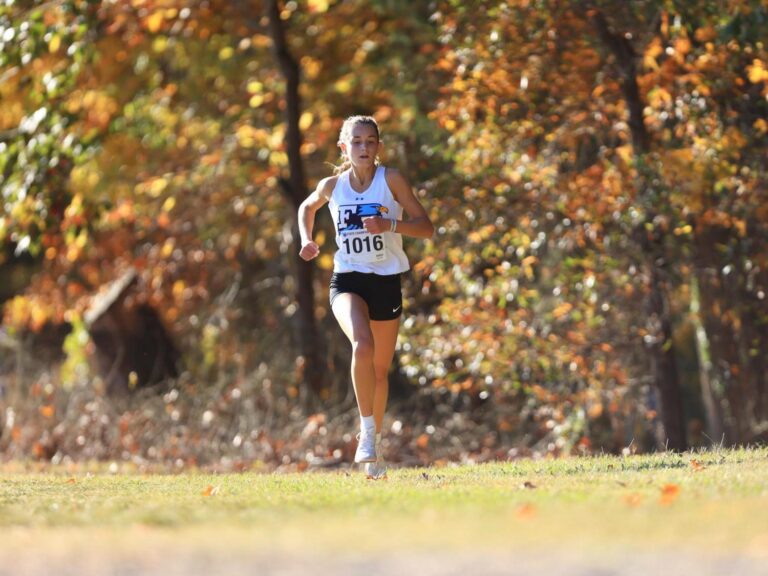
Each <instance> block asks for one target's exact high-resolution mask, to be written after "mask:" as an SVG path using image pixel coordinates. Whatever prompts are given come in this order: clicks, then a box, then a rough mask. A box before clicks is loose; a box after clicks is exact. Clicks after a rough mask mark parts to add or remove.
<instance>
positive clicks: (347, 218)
mask: <svg viewBox="0 0 768 576" xmlns="http://www.w3.org/2000/svg"><path fill="white" fill-rule="evenodd" d="M387 212H389V209H388V208H387V207H386V206H382V205H381V204H347V205H344V206H339V232H348V231H352V230H363V218H368V217H370V216H381V215H382V214H386V213H387Z"/></svg>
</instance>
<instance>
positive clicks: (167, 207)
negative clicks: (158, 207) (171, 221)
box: [163, 196, 176, 212]
mask: <svg viewBox="0 0 768 576" xmlns="http://www.w3.org/2000/svg"><path fill="white" fill-rule="evenodd" d="M174 206H176V198H174V197H173V196H170V197H168V198H166V200H165V202H163V210H164V211H165V212H170V211H171V210H173V207H174Z"/></svg>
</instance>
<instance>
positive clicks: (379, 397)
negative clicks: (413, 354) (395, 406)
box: [371, 318, 400, 432]
mask: <svg viewBox="0 0 768 576" xmlns="http://www.w3.org/2000/svg"><path fill="white" fill-rule="evenodd" d="M399 328H400V318H396V319H395V320H382V321H377V320H371V332H373V369H374V374H375V377H376V386H375V388H374V392H373V416H374V418H375V419H376V432H381V429H382V425H383V422H384V412H385V411H386V409H387V398H388V397H389V378H388V375H389V367H390V366H391V365H392V358H393V357H394V355H395V344H397V331H398V329H399Z"/></svg>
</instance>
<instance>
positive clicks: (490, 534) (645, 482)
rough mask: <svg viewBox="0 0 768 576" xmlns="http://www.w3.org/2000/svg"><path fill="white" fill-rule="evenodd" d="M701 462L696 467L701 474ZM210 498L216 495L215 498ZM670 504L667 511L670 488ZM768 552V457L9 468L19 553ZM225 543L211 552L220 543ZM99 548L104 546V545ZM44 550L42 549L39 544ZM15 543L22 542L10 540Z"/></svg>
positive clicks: (9, 512) (3, 522)
mask: <svg viewBox="0 0 768 576" xmlns="http://www.w3.org/2000/svg"><path fill="white" fill-rule="evenodd" d="M692 460H696V461H697V462H698V463H700V464H699V465H696V464H692V462H691V461H692ZM208 486H214V487H216V493H215V494H213V495H210V496H206V495H204V494H203V492H204V491H205V490H206V488H207V487H208ZM665 486H671V487H672V488H669V487H668V488H667V492H669V495H668V496H667V500H666V501H663V499H664V496H663V494H664V487H665ZM368 526H373V527H375V533H376V537H375V538H367V539H364V544H363V545H364V546H366V547H368V548H370V549H373V550H390V549H392V548H393V547H395V548H398V549H414V550H417V549H436V548H440V549H442V548H447V549H451V550H460V549H467V550H485V549H494V550H499V549H505V550H506V549H510V548H514V549H518V548H524V549H527V550H530V549H531V548H532V547H533V548H537V549H542V550H551V549H552V548H553V546H556V547H557V548H558V549H568V548H572V549H578V550H582V551H583V550H593V551H595V552H597V551H603V552H604V551H605V550H611V549H614V550H620V549H623V548H626V547H641V548H644V547H653V548H655V549H657V548H660V547H661V548H666V547H670V548H675V549H679V548H686V549H692V550H701V551H706V552H722V553H740V554H748V555H752V554H754V555H761V554H766V552H768V449H751V450H737V451H717V452H707V453H701V454H685V455H674V454H663V455H652V456H632V457H626V458H620V457H595V458H571V459H561V460H543V461H531V460H525V461H515V462H509V463H493V464H484V465H476V466H457V467H450V466H449V467H443V468H427V469H401V470H392V471H390V474H389V479H388V480H387V481H377V482H373V481H367V480H365V479H364V477H363V476H362V474H361V473H359V472H345V471H339V472H318V473H304V474H253V473H243V474H227V475H206V474H200V473H188V474H179V475H140V474H109V473H106V472H103V473H95V474H91V473H85V472H84V471H77V472H74V473H73V472H72V471H65V470H57V469H56V468H51V469H49V470H47V471H45V472H36V473H29V472H21V471H16V472H14V471H11V468H9V467H8V466H6V467H5V469H2V468H0V529H2V530H3V531H4V534H5V535H6V537H5V538H6V543H7V544H8V545H14V542H16V543H21V544H23V542H31V541H39V539H40V538H42V539H45V538H49V537H50V538H49V539H50V540H56V541H57V542H60V543H62V544H61V545H66V542H67V538H74V537H82V535H83V534H86V535H88V534H92V535H93V537H94V538H98V539H101V540H102V544H105V543H106V544H109V543H110V542H111V543H113V544H116V543H119V542H120V541H121V540H124V539H125V538H126V537H129V536H131V535H133V534H136V533H137V532H142V533H146V532H147V531H149V532H150V533H152V534H155V535H157V538H159V539H161V540H162V539H166V540H168V541H173V540H174V539H176V540H178V539H183V540H184V541H186V542H190V543H196V544H194V545H198V544H199V543H200V542H201V541H203V540H205V541H206V542H207V543H206V544H205V545H206V546H213V547H217V548H222V549H228V548H243V549H245V548H247V549H249V550H253V549H254V548H255V549H263V550H272V551H274V550H280V549H288V548H290V547H291V546H292V544H293V543H294V542H296V538H299V537H300V536H301V535H302V534H304V535H305V534H306V533H308V532H311V533H312V536H313V537H312V538H311V539H310V540H309V547H310V549H317V550H329V549H330V550H336V549H338V550H343V549H345V547H348V545H349V542H350V540H351V539H355V538H356V535H358V534H359V533H360V531H361V530H362V529H366V527H368ZM211 534H216V535H217V537H216V539H215V542H211V541H210V535H211ZM97 535H98V536H97ZM38 537H39V538H38ZM14 538H16V539H17V541H15V540H14Z"/></svg>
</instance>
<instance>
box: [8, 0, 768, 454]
mask: <svg viewBox="0 0 768 576" xmlns="http://www.w3.org/2000/svg"><path fill="white" fill-rule="evenodd" d="M767 32H768V6H767V5H766V4H765V2H759V1H756V0H752V1H747V0H744V1H739V2H723V1H716V0H697V1H695V2H676V1H668V0H665V1H662V0H655V1H652V0H647V1H646V0H644V1H640V2H632V3H626V2H619V1H608V0H606V1H598V0H595V1H593V2H575V1H574V2H560V3H552V2H546V1H543V0H542V1H535V0H514V1H507V2H491V1H478V2H473V3H465V2H457V1H453V0H443V1H432V2H430V1H426V0H425V1H423V2H405V1H399V0H376V1H373V2H356V1H352V2H338V1H328V0H306V1H301V2H296V1H291V2H278V1H276V0H269V1H264V2H260V1H255V0H254V1H245V0H244V1H237V2H232V1H223V0H221V1H219V0H205V1H203V0H198V1H189V0H185V1H182V0H164V1H161V0H131V1H127V0H126V1H122V0H121V1H111V2H103V1H96V0H54V1H51V2H43V3H40V2H21V1H13V0H9V1H6V2H4V3H2V5H1V6H0V47H1V48H2V49H1V50H0V54H1V55H0V103H2V105H1V106H0V173H1V174H2V183H1V184H0V187H1V189H2V196H3V203H4V205H3V212H2V216H1V217H0V247H1V248H2V250H0V274H2V278H1V279H0V301H2V303H3V325H2V332H1V333H0V334H1V335H2V342H0V344H2V348H0V359H1V364H0V370H2V373H1V375H0V378H2V382H3V384H2V389H3V390H4V396H3V398H2V400H0V401H2V402H3V405H4V407H5V410H6V414H5V417H4V421H5V423H6V428H10V429H11V431H12V432H13V429H14V428H15V429H16V433H15V436H14V434H13V433H11V434H10V435H8V434H6V435H5V438H6V440H5V441H6V442H16V443H17V444H19V443H20V442H21V440H20V438H22V436H23V434H22V432H23V428H24V426H25V425H27V424H25V422H28V421H27V420H23V419H21V418H20V417H19V416H18V414H17V413H18V411H19V409H18V407H17V408H15V410H16V412H13V409H14V406H16V405H20V403H23V402H27V403H31V404H34V405H35V406H36V409H35V410H33V411H31V412H30V413H29V414H30V415H29V418H37V419H42V420H46V419H47V420H50V426H49V428H50V430H55V429H56V427H55V424H56V423H57V422H58V423H61V422H63V421H64V420H65V419H66V418H67V417H69V416H68V411H70V412H71V411H72V410H75V409H76V408H75V407H73V404H72V402H71V401H65V400H63V399H62V398H71V396H72V395H73V394H74V393H75V391H77V390H80V391H82V390H89V391H90V394H92V395H93V396H94V397H96V398H101V399H102V400H104V399H105V398H106V399H107V400H108V399H110V398H112V399H113V400H114V399H115V398H117V397H119V396H125V395H126V394H127V395H128V396H130V395H131V394H135V393H136V392H137V389H139V388H145V387H152V389H151V390H150V391H149V392H148V394H149V395H154V396H158V397H159V396H162V395H163V394H165V395H166V400H167V395H168V394H170V393H171V392H173V391H176V395H173V394H172V396H173V399H172V400H171V401H166V402H165V404H166V406H168V405H176V404H177V403H178V402H180V401H181V400H179V399H178V398H177V397H178V394H179V392H178V391H179V390H181V391H182V393H181V396H182V400H183V399H187V400H189V399H190V398H193V397H195V395H196V394H201V395H202V394H204V393H205V391H208V392H209V393H210V392H211V391H215V393H216V395H217V397H219V398H227V399H231V398H232V391H233V390H235V389H238V390H239V389H240V388H238V386H239V387H241V388H242V387H243V386H244V383H247V384H248V385H250V386H252V393H253V394H255V395H264V394H266V395H267V396H268V397H269V398H271V399H274V397H276V396H280V397H282V398H283V399H284V401H285V402H284V404H283V405H284V406H300V407H301V410H302V412H301V413H302V414H304V416H306V415H307V414H312V413H315V414H316V415H317V414H326V413H328V412H329V411H335V410H338V409H340V408H339V407H347V408H351V404H350V402H349V400H350V397H349V383H348V376H347V366H348V364H347V361H348V350H347V344H346V342H345V340H344V339H343V337H342V335H341V333H340V332H339V331H338V329H337V327H336V325H335V322H334V321H333V318H332V317H331V315H330V314H329V310H328V306H327V282H328V278H329V276H330V272H331V268H332V253H333V230H332V227H331V223H330V218H328V217H327V215H326V214H323V215H322V216H321V217H320V218H319V221H318V225H317V237H316V239H317V241H318V243H319V244H320V245H321V247H322V249H323V254H322V256H321V257H320V258H319V259H318V260H317V261H315V263H314V265H313V266H314V268H308V267H306V266H303V265H302V263H300V262H298V261H297V259H296V257H295V253H296V246H295V244H294V243H295V236H296V235H295V229H294V226H295V208H296V202H297V201H300V199H301V198H302V197H303V196H304V195H306V193H307V190H310V189H312V188H313V187H314V186H315V185H316V183H317V182H318V181H319V179H320V178H322V177H324V176H326V175H328V174H330V173H331V166H330V164H333V163H337V162H338V151H337V148H336V139H337V137H338V131H339V128H340V125H341V122H342V121H343V119H344V117H346V116H348V115H351V114H356V113H371V114H373V115H375V116H376V117H377V118H378V119H379V121H380V124H381V126H382V132H383V138H384V143H385V154H384V162H385V163H386V164H389V165H393V166H397V167H398V168H400V169H401V170H403V171H404V172H405V173H406V174H407V175H408V177H409V179H410V181H411V182H412V183H413V185H414V189H415V190H416V191H417V193H418V195H419V197H420V198H421V199H422V200H423V202H424V204H425V205H426V206H427V208H428V210H429V211H430V213H431V215H432V217H433V219H434V221H435V223H436V225H437V227H438V232H437V234H436V235H435V237H434V238H433V239H432V240H431V241H428V242H408V241H406V247H407V250H408V252H409V254H410V256H411V261H412V264H413V271H412V272H411V273H410V275H409V276H408V277H407V278H406V281H405V290H406V316H405V321H404V327H403V338H402V339H401V342H400V344H399V348H398V358H397V362H396V364H397V370H396V373H393V375H392V377H393V386H395V388H396V391H397V392H398V394H399V395H400V396H401V397H403V396H404V397H408V398H409V399H410V400H409V402H408V404H407V406H408V407H409V408H408V410H411V412H408V410H406V409H405V408H403V409H402V410H403V414H405V413H406V412H408V417H407V418H403V421H405V422H408V421H411V422H412V423H413V425H412V428H410V429H409V432H410V436H409V437H408V439H407V440H406V439H403V441H402V446H401V450H406V448H408V447H410V449H411V450H412V452H413V453H415V454H419V453H422V452H426V451H427V450H429V449H432V448H433V447H434V449H436V448H437V447H438V446H444V447H446V449H447V448H449V447H451V446H454V447H455V446H460V447H461V451H462V453H465V454H468V453H472V454H481V455H482V457H503V456H505V455H508V454H509V450H512V451H513V453H515V451H518V452H520V451H522V452H526V451H535V452H538V453H542V454H543V453H552V454H561V453H574V452H590V451H593V450H607V451H614V452H615V451H620V450H622V449H623V448H626V447H627V446H632V447H633V449H640V450H652V449H657V448H662V447H665V446H668V447H669V448H673V449H678V450H681V449H685V448H686V447H691V446H704V445H709V444H719V443H720V442H723V441H724V442H725V443H726V444H731V443H749V442H755V441H760V440H765V439H766V433H768V397H767V396H766V394H768V390H766V380H767V379H768V376H766V366H765V360H764V358H765V353H766V350H768V306H766V290H767V289H768V250H767V248H768V245H767V242H768V202H766V201H767V200H768V185H766V182H767V181H768V180H766V164H767V163H768V155H766V134H767V133H768V123H767V122H766V118H768V55H766V47H765V38H766V37H768V34H767ZM313 271H314V273H313ZM313 333H314V334H316V335H313ZM142 342H144V343H148V344H147V345H146V346H143V345H142V344H141V343H142ZM169 387H170V390H171V392H168V389H169ZM238 394H240V393H238ZM236 396H237V397H238V398H239V397H240V396H239V395H237V394H236ZM54 398H56V399H57V400H55V401H54ZM107 400H104V401H105V402H106V401H107ZM262 400H264V398H262V397H261V396H260V397H259V401H254V403H252V404H251V405H249V406H248V407H247V409H246V408H243V410H244V411H248V410H250V411H251V412H259V411H260V410H264V406H265V405H269V406H272V404H270V402H272V400H268V401H267V400H264V402H266V404H264V403H263V402H262ZM100 401H101V400H100ZM56 402H58V403H59V404H56V405H57V406H59V405H60V406H61V407H60V408H56V409H55V410H54V409H53V408H50V409H49V408H47V407H49V406H50V407H52V406H54V404H55V403H56ZM114 402H118V400H114ZM9 409H10V410H11V413H15V414H17V415H16V416H14V417H13V418H11V420H13V421H12V422H11V425H10V426H8V420H9V417H8V414H9V412H8V410H9ZM226 409H227V410H229V408H226ZM201 410H202V412H201V414H202V416H201V418H202V421H203V422H204V421H205V418H206V417H205V414H206V413H208V412H210V413H211V414H213V415H219V414H220V411H224V410H225V408H223V407H220V411H217V410H219V409H216V410H213V409H212V410H203V409H202V408H201ZM396 411H397V409H396ZM172 413H173V409H171V410H169V411H168V414H171V415H172ZM244 413H245V412H243V414H244ZM125 414H128V412H123V413H122V416H121V417H120V418H124V420H121V422H123V426H124V427H126V429H128V428H129V427H130V422H129V420H130V418H128V417H127V416H125ZM295 415H296V414H295V413H294V414H293V416H295ZM70 416H71V415H70ZM396 416H397V412H395V414H394V415H393V418H394V417H396ZM115 418H118V416H116V415H114V414H113V417H112V420H110V422H111V424H110V425H107V424H105V425H104V427H105V430H108V429H110V427H114V425H115V422H114V420H115ZM238 418H240V420H239V421H240V422H241V424H239V425H238V426H240V427H241V428H242V431H240V429H239V428H238V431H237V434H238V435H241V433H244V431H246V429H247V428H248V427H250V428H251V429H249V430H250V431H249V433H253V435H254V442H256V440H255V439H256V438H260V437H262V436H263V435H264V434H267V432H268V431H269V428H270V426H272V427H274V426H275V425H277V422H276V421H272V422H269V421H262V422H261V423H260V424H259V425H258V426H256V424H254V422H255V421H253V420H252V419H251V420H249V419H248V418H246V417H245V416H242V417H241V416H238ZM249 418H250V417H249ZM318 418H319V417H318ZM182 419H183V418H182ZM177 420H178V418H177ZM246 420H247V422H248V423H246ZM321 420H322V422H321ZM171 421H173V419H172V418H171ZM208 421H209V424H210V418H209V419H208ZM302 422H304V421H303V420H302ZM312 422H314V423H315V424H314V428H313V429H312V430H315V429H319V427H320V425H321V424H322V425H323V426H326V427H330V426H331V421H330V419H327V420H326V416H323V417H322V418H320V419H319V420H312ZM399 422H400V420H396V422H395V424H399ZM304 423H306V422H304ZM422 424H423V425H422ZM233 426H234V425H233ZM30 427H31V425H30ZM257 427H258V428H259V430H260V431H256V432H254V430H255V428H257ZM31 428H33V427H31ZM68 429H69V428H67V427H64V428H61V429H60V436H66V434H67V432H66V430H68ZM398 430H400V428H398ZM425 430H426V431H425ZM230 432H231V433H230ZM230 432H222V435H223V436H226V435H227V434H229V435H230V436H235V432H232V431H231V430H230ZM299 432H301V430H299ZM313 433H314V432H313ZM36 434H38V432H34V433H30V434H29V435H28V436H24V437H25V438H27V437H28V438H29V439H30V440H29V442H28V445H29V446H38V448H37V449H36V450H35V454H36V455H38V456H40V457H50V456H51V454H49V452H51V453H53V454H55V453H56V452H57V450H58V451H61V450H62V449H63V448H61V446H59V447H58V448H46V449H43V448H44V444H45V443H41V442H40V441H39V438H37V440H36V439H35V438H36V436H35V435H36ZM121 434H122V432H121ZM126 434H127V433H126ZM260 435H262V436H260ZM1 438H2V436H0V439H1ZM8 438H10V440H8ZM121 438H122V440H120V441H121V442H124V438H123V437H122V436H121ZM230 440H231V438H230ZM91 441H93V442H98V440H95V439H94V440H88V442H91ZM61 442H63V440H61ZM104 442H107V443H108V440H104ZM241 443H242V439H241ZM49 444H50V443H49ZM45 445H46V446H47V445H48V444H45ZM61 445H62V446H63V444H61ZM241 445H242V444H238V446H241ZM137 449H138V448H137ZM147 449H148V448H147ZM271 449H272V450H273V452H274V451H275V450H276V448H275V445H274V443H273V444H272V448H271ZM323 450H330V451H331V453H333V450H334V449H330V448H328V447H327V446H324V445H323V446H317V447H316V451H318V452H322V451H323ZM128 452H130V450H128Z"/></svg>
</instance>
